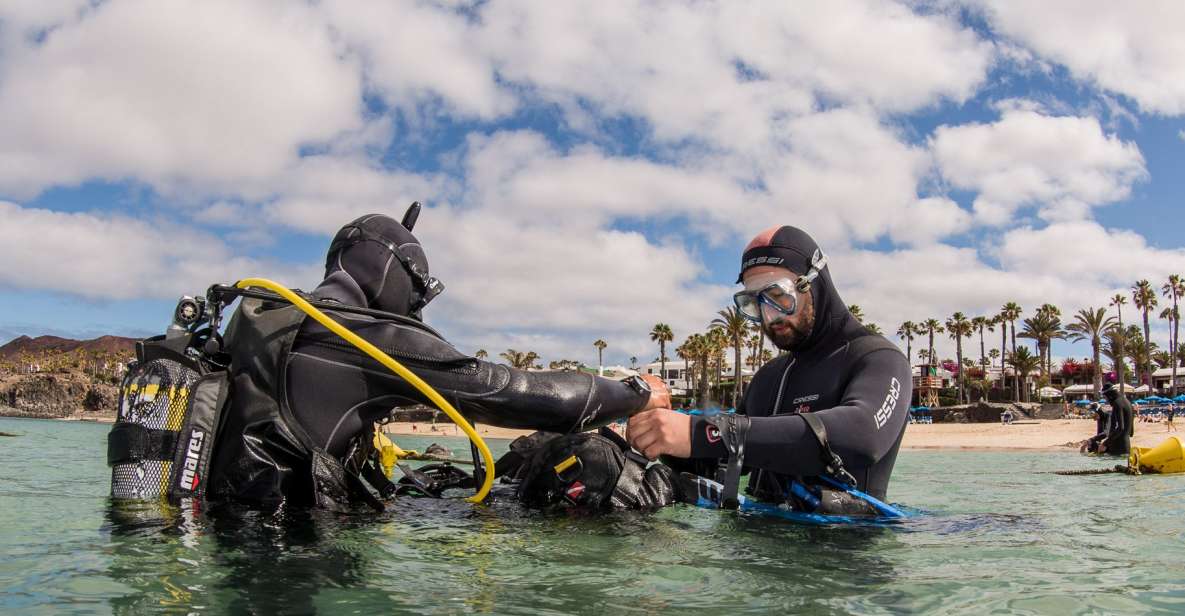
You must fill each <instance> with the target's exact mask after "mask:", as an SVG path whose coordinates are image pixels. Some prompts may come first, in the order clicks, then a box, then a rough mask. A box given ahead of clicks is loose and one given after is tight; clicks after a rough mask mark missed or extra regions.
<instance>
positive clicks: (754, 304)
mask: <svg viewBox="0 0 1185 616" xmlns="http://www.w3.org/2000/svg"><path fill="white" fill-rule="evenodd" d="M732 301H733V303H734V304H736V307H737V311H738V312H740V313H741V315H742V316H744V317H745V318H746V319H749V320H750V321H753V322H756V323H760V322H761V307H762V306H763V305H765V306H769V307H770V308H772V309H773V310H774V311H775V312H777V313H779V314H782V315H785V316H790V315H792V314H794V313H795V312H796V311H797V310H798V294H797V293H796V292H795V291H794V283H793V282H792V281H790V280H789V279H787V280H778V281H775V282H773V283H771V284H769V285H767V286H765V287H763V288H761V289H760V290H757V291H739V292H737V293H736V294H735V295H733V296H732Z"/></svg>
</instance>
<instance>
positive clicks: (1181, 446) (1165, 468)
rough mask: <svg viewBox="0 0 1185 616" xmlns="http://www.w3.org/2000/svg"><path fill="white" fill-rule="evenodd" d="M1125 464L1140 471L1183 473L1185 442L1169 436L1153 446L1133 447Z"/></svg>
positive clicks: (1184, 470)
mask: <svg viewBox="0 0 1185 616" xmlns="http://www.w3.org/2000/svg"><path fill="white" fill-rule="evenodd" d="M1127 464H1128V467H1129V468H1132V469H1139V471H1140V472H1141V473H1185V443H1182V442H1181V439H1179V438H1177V437H1175V436H1170V437H1168V438H1167V439H1165V440H1164V442H1162V443H1161V444H1159V445H1157V446H1155V447H1133V448H1132V451H1131V453H1130V454H1129V455H1128V459H1127Z"/></svg>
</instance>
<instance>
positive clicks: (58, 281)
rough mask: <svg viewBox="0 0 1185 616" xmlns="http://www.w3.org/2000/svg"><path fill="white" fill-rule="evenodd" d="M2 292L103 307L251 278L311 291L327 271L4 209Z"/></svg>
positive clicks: (127, 226) (165, 234) (136, 226)
mask: <svg viewBox="0 0 1185 616" xmlns="http://www.w3.org/2000/svg"><path fill="white" fill-rule="evenodd" d="M0 219H3V220H4V221H5V222H4V225H0V263H4V267H3V268H0V285H4V286H9V287H15V288H20V289H35V290H51V291H62V292H66V293H71V294H74V295H78V296H81V297H86V298H96V299H134V298H167V299H171V298H176V297H178V296H180V295H182V294H193V293H202V292H204V291H205V290H206V288H207V287H209V286H210V285H211V284H213V283H215V282H227V283H229V282H233V281H235V280H238V279H240V278H244V277H246V276H252V275H255V276H264V277H269V278H273V279H275V280H277V281H279V282H282V283H284V284H288V285H290V286H294V287H298V286H299V287H304V288H311V286H312V284H315V283H316V281H317V280H319V277H320V273H321V272H320V265H319V264H308V265H288V264H281V263H275V262H269V261H266V260H259V259H253V258H248V257H244V256H241V255H239V254H236V253H235V251H233V250H232V249H231V248H230V247H229V246H228V245H227V244H226V243H224V242H223V241H222V240H220V239H219V238H218V237H215V236H212V235H209V234H205V233H200V232H196V231H194V230H192V229H191V228H188V227H182V226H179V225H173V224H169V223H167V222H163V221H153V222H151V223H150V222H146V221H141V220H136V219H132V218H128V217H125V216H120V215H112V214H103V213H62V212H54V211H50V210H44V209H37V208H24V207H21V206H19V205H17V204H15V203H9V202H5V201H0Z"/></svg>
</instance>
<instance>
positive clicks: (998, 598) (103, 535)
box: [0, 418, 1185, 614]
mask: <svg viewBox="0 0 1185 616" xmlns="http://www.w3.org/2000/svg"><path fill="white" fill-rule="evenodd" d="M107 429H108V428H107V426H103V425H96V424H87V423H66V422H50V421H38V420H17V419H3V418H0V431H4V432H15V433H19V434H21V435H22V436H19V437H15V438H7V437H0V611H3V612H5V613H19V614H72V613H79V614H91V613H112V612H114V613H136V614H139V613H177V614H191V613H202V614H207V613H225V612H231V613H288V614H295V613H312V612H320V613H333V614H349V613H364V614H376V613H423V614H454V613H471V612H477V613H489V614H606V613H619V614H656V613H675V612H679V613H683V612H692V613H712V614H717V613H722V612H723V611H725V610H726V611H727V612H729V613H761V614H767V613H773V612H796V613H812V614H815V613H819V614H825V613H859V614H876V613H919V612H922V613H933V614H965V613H1010V614H1078V613H1124V614H1140V613H1176V614H1179V613H1185V562H1183V561H1185V549H1183V548H1185V540H1183V539H1185V537H1183V535H1182V529H1183V527H1185V477H1165V476H1161V477H1157V476H1147V477H1127V476H1123V475H1102V476H1088V477H1064V476H1057V475H1051V474H1046V473H1044V472H1043V471H1049V470H1060V469H1075V468H1090V467H1099V466H1102V465H1103V464H1104V462H1103V461H1100V460H1091V459H1086V458H1082V457H1079V456H1078V455H1077V454H1070V453H1066V454H1061V453H1056V454H1055V453H996V452H990V453H989V452H985V453H969V452H958V453H937V452H935V453H930V452H926V453H921V452H906V453H902V455H901V458H900V460H899V462H898V464H897V470H896V473H895V474H894V478H893V484H892V490H891V497H892V499H891V500H893V501H895V502H898V503H903V504H907V505H909V506H911V507H914V508H918V509H921V510H924V511H926V512H927V513H926V515H923V516H921V517H918V518H916V519H913V520H911V521H909V522H907V523H905V524H901V525H898V526H895V527H892V528H853V527H834V528H811V527H802V526H794V525H791V524H788V523H785V522H780V521H777V520H768V519H759V518H753V517H743V516H738V515H737V514H735V513H726V512H719V511H709V510H705V509H696V508H692V507H687V506H678V507H673V508H669V509H666V510H663V511H660V512H658V513H656V514H651V515H636V514H616V515H611V516H605V517H564V516H539V515H532V514H528V513H525V512H523V511H521V510H520V509H519V508H518V507H517V506H516V505H514V504H513V503H509V502H501V503H495V504H493V505H491V506H480V507H479V506H473V505H470V504H468V503H465V502H463V501H460V500H443V501H438V500H427V499H415V500H413V499H404V500H401V501H400V503H399V505H398V506H396V507H394V508H393V509H392V510H391V511H389V512H388V513H386V514H383V515H381V516H375V515H353V516H342V515H332V514H326V513H322V512H313V513H309V512H289V513H288V514H286V515H283V516H261V515H244V516H243V517H241V518H238V519H233V520H232V519H218V520H215V521H209V520H189V521H186V520H175V519H174V520H172V521H169V522H164V521H162V520H161V518H159V517H156V516H155V515H154V514H153V512H151V511H149V512H144V514H143V515H141V516H140V517H139V518H138V519H137V518H136V517H135V516H133V517H132V518H131V519H122V518H119V519H117V518H115V517H113V514H112V513H111V511H110V509H109V506H108V501H107V490H108V481H109V471H108V469H107V468H106V466H105V465H104V462H103V460H104V455H105V454H104V452H105V443H106V432H107ZM440 440H441V441H442V442H445V443H446V444H448V445H449V446H452V447H454V448H455V449H458V450H464V448H463V443H461V441H459V440H455V439H440ZM399 441H400V443H401V444H405V445H410V446H419V447H422V446H424V445H426V444H427V443H428V442H429V441H428V440H427V439H423V438H401V439H399ZM491 445H492V446H493V447H494V449H495V454H497V453H500V452H501V451H504V450H505V447H506V443H505V442H504V441H503V442H498V441H495V442H492V443H491Z"/></svg>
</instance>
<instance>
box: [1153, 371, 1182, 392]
mask: <svg viewBox="0 0 1185 616" xmlns="http://www.w3.org/2000/svg"><path fill="white" fill-rule="evenodd" d="M1172 380H1173V369H1172V367H1171V366H1170V367H1168V368H1157V369H1156V370H1153V371H1152V389H1154V390H1156V391H1158V392H1161V393H1165V392H1168V391H1171V390H1172V385H1171V384H1170V381H1172ZM1182 391H1185V366H1177V393H1181V392H1182Z"/></svg>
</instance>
